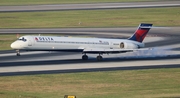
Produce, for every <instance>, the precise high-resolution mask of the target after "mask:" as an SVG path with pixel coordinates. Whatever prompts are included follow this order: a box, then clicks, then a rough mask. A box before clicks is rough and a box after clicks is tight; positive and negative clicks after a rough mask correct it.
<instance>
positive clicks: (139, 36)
mask: <svg viewBox="0 0 180 98" xmlns="http://www.w3.org/2000/svg"><path fill="white" fill-rule="evenodd" d="M152 25H153V24H148V23H141V24H140V25H139V27H138V29H137V30H136V31H135V33H134V34H133V35H132V36H131V37H130V38H128V39H129V40H133V41H138V42H142V41H143V40H144V38H145V37H146V35H147V33H148V31H149V30H150V29H151V28H152Z"/></svg>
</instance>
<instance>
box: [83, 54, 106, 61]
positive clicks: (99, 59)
mask: <svg viewBox="0 0 180 98" xmlns="http://www.w3.org/2000/svg"><path fill="white" fill-rule="evenodd" d="M96 59H97V61H101V60H102V59H103V57H102V56H101V54H99V55H98V56H97V57H96ZM82 60H88V56H87V55H86V54H84V55H83V56H82Z"/></svg>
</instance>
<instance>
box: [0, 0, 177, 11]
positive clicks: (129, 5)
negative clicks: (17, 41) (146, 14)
mask: <svg viewBox="0 0 180 98" xmlns="http://www.w3.org/2000/svg"><path fill="white" fill-rule="evenodd" d="M178 6H180V1H163V2H133V3H90V4H57V5H22V6H0V12H35V11H63V10H96V9H125V8H126V9H127V8H153V7H178Z"/></svg>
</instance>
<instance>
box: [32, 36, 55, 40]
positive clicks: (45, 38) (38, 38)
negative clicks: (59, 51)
mask: <svg viewBox="0 0 180 98" xmlns="http://www.w3.org/2000/svg"><path fill="white" fill-rule="evenodd" d="M35 40H36V41H54V39H53V38H52V37H35Z"/></svg>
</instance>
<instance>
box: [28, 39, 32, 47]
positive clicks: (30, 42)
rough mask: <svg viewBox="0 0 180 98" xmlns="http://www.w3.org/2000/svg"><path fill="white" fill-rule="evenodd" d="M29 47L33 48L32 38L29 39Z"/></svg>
mask: <svg viewBox="0 0 180 98" xmlns="http://www.w3.org/2000/svg"><path fill="white" fill-rule="evenodd" d="M28 46H32V40H31V38H29V39H28Z"/></svg>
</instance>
